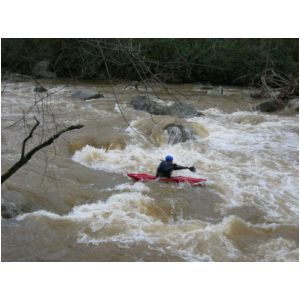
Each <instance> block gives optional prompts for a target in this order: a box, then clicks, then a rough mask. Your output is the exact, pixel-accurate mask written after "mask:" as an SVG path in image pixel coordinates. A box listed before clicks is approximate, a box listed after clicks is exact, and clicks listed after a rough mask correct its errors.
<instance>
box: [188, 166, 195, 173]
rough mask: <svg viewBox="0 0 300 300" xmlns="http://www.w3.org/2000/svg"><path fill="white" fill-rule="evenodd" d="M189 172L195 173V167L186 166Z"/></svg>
mask: <svg viewBox="0 0 300 300" xmlns="http://www.w3.org/2000/svg"><path fill="white" fill-rule="evenodd" d="M188 169H189V170H190V171H191V172H193V173H195V172H196V168H195V167H189V168H188Z"/></svg>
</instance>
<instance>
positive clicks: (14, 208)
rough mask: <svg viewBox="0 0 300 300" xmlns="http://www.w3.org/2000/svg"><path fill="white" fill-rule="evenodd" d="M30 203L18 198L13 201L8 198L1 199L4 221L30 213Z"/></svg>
mask: <svg viewBox="0 0 300 300" xmlns="http://www.w3.org/2000/svg"><path fill="white" fill-rule="evenodd" d="M28 211H29V203H28V202H27V201H25V200H24V199H21V198H20V199H18V197H16V198H13V199H8V198H6V197H3V196H2V198H1V216H2V218H4V219H10V218H14V217H16V216H17V215H19V214H21V213H24V212H28Z"/></svg>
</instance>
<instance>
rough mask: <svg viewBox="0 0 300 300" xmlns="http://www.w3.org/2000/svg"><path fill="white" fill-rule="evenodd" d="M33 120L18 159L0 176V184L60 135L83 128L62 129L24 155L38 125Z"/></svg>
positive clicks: (79, 126)
mask: <svg viewBox="0 0 300 300" xmlns="http://www.w3.org/2000/svg"><path fill="white" fill-rule="evenodd" d="M34 119H35V122H36V123H35V125H34V126H33V127H32V129H31V130H30V133H29V135H28V136H27V137H26V138H25V139H24V140H23V143H22V152H21V157H20V159H19V160H18V161H17V162H16V163H15V164H14V165H13V166H12V167H11V168H9V169H8V171H7V172H5V173H4V174H3V175H1V184H2V183H3V182H5V181H6V180H7V179H8V178H9V177H10V176H12V175H13V174H14V173H16V172H17V171H18V170H19V169H20V168H21V167H22V166H24V165H25V164H26V163H27V162H28V161H29V160H30V159H31V158H32V156H33V155H34V154H35V153H36V152H38V151H39V150H41V149H43V148H45V147H47V146H49V145H51V144H52V143H53V142H54V141H55V140H56V139H58V138H59V137H60V135H62V134H63V133H65V132H67V131H71V130H74V129H80V128H82V127H83V126H84V125H81V124H79V125H72V126H69V127H67V128H65V129H62V130H60V131H58V132H57V133H56V134H54V135H53V136H51V137H50V138H49V139H48V140H46V141H45V142H43V143H41V144H39V145H38V146H36V147H34V148H33V149H32V150H30V151H29V152H28V153H26V154H25V148H26V143H27V142H28V140H29V139H31V138H32V136H33V133H34V131H35V130H36V128H37V127H38V126H39V125H40V122H39V121H38V119H37V118H36V117H34Z"/></svg>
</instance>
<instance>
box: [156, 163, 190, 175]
mask: <svg viewBox="0 0 300 300" xmlns="http://www.w3.org/2000/svg"><path fill="white" fill-rule="evenodd" d="M184 169H188V167H183V166H179V165H176V164H173V163H172V162H169V161H165V160H163V161H162V162H161V163H160V164H159V166H158V168H157V171H156V177H168V178H170V177H171V175H172V172H173V171H174V170H184Z"/></svg>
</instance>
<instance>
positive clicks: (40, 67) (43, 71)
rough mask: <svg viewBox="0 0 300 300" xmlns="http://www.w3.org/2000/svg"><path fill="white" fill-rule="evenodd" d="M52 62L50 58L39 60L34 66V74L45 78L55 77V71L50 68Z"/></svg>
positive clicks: (36, 76)
mask: <svg viewBox="0 0 300 300" xmlns="http://www.w3.org/2000/svg"><path fill="white" fill-rule="evenodd" d="M49 66H50V62H49V61H48V60H43V61H40V62H38V63H37V64H36V65H35V67H34V68H33V75H34V77H35V78H45V79H52V78H55V76H56V74H55V72H51V71H50V70H49Z"/></svg>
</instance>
